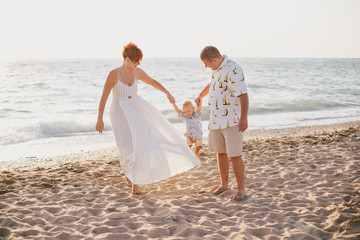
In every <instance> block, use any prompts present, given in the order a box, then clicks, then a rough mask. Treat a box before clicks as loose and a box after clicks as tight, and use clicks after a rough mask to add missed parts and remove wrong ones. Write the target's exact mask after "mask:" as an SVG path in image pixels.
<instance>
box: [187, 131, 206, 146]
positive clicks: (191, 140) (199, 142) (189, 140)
mask: <svg viewBox="0 0 360 240" xmlns="http://www.w3.org/2000/svg"><path fill="white" fill-rule="evenodd" d="M184 136H185V139H186V144H187V145H188V146H191V145H192V144H193V143H195V146H196V147H201V146H202V138H199V139H195V138H193V137H191V136H189V134H187V133H185V134H184Z"/></svg>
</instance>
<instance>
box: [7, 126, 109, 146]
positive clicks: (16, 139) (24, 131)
mask: <svg viewBox="0 0 360 240" xmlns="http://www.w3.org/2000/svg"><path fill="white" fill-rule="evenodd" d="M109 130H111V127H110V124H108V123H105V129H104V131H109ZM95 132H96V130H95V123H94V122H92V123H79V122H75V121H69V122H66V121H52V122H40V123H36V124H28V125H25V126H22V127H10V128H7V129H5V130H3V131H1V133H0V145H7V144H14V143H20V142H26V141H30V140H34V139H40V138H49V137H61V136H71V135H81V134H89V133H95Z"/></svg>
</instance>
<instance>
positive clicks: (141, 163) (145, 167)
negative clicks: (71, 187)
mask: <svg viewBox="0 0 360 240" xmlns="http://www.w3.org/2000/svg"><path fill="white" fill-rule="evenodd" d="M142 57H143V55H142V52H141V50H140V49H139V48H138V47H137V46H136V45H135V44H133V43H129V44H127V45H126V46H124V50H123V58H124V62H123V64H122V65H121V66H120V67H119V68H117V69H114V70H112V71H110V73H109V75H108V77H107V79H106V82H105V85H104V90H103V93H102V96H101V100H100V104H99V114H98V121H97V124H96V130H97V131H99V132H100V133H102V131H103V129H104V122H103V114H104V108H105V105H106V101H107V99H108V97H109V94H110V91H112V95H113V100H112V103H111V109H110V119H111V125H112V130H113V133H114V136H115V140H116V145H117V147H118V150H119V153H120V165H121V167H122V170H123V172H124V174H125V176H126V177H127V178H128V180H130V181H131V183H132V192H133V193H138V192H139V190H138V187H137V185H144V184H150V183H154V182H157V181H160V180H163V179H166V178H169V177H171V176H174V175H176V174H179V173H182V172H184V171H187V170H189V169H191V168H193V167H194V166H197V165H199V164H200V161H199V159H198V158H197V157H196V155H195V154H194V153H193V152H192V151H191V149H190V148H189V147H188V146H187V145H186V144H185V141H184V140H183V139H182V138H181V137H180V134H179V133H178V132H177V131H176V129H175V128H174V127H173V126H172V125H171V123H170V122H169V121H168V120H167V119H166V118H165V117H163V116H162V115H161V113H160V112H159V111H158V110H157V109H156V108H155V107H154V106H152V105H151V104H149V103H148V102H147V101H145V100H144V99H143V98H141V97H140V96H138V95H137V84H138V80H141V81H143V82H144V83H146V84H149V85H151V86H152V87H154V88H156V89H158V90H159V91H161V92H163V93H165V94H166V96H167V98H168V99H169V101H170V103H174V102H175V99H174V97H173V96H172V95H171V94H170V92H169V91H167V90H166V89H165V88H164V87H163V86H162V85H161V84H160V83H159V82H157V81H155V80H154V79H152V78H151V77H149V76H148V75H147V74H146V73H145V72H144V71H143V70H142V69H140V68H138V67H137V66H138V65H139V64H140V61H141V60H142Z"/></svg>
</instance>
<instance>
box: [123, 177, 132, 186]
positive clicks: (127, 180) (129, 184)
mask: <svg viewBox="0 0 360 240" xmlns="http://www.w3.org/2000/svg"><path fill="white" fill-rule="evenodd" d="M125 184H126V186H128V187H131V185H132V183H131V181H130V179H128V178H127V177H126V182H125Z"/></svg>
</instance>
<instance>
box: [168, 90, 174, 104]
mask: <svg viewBox="0 0 360 240" xmlns="http://www.w3.org/2000/svg"><path fill="white" fill-rule="evenodd" d="M167 98H168V99H169V101H170V103H171V104H173V103H175V98H174V97H173V96H172V95H171V94H170V93H169V94H168V95H167Z"/></svg>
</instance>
